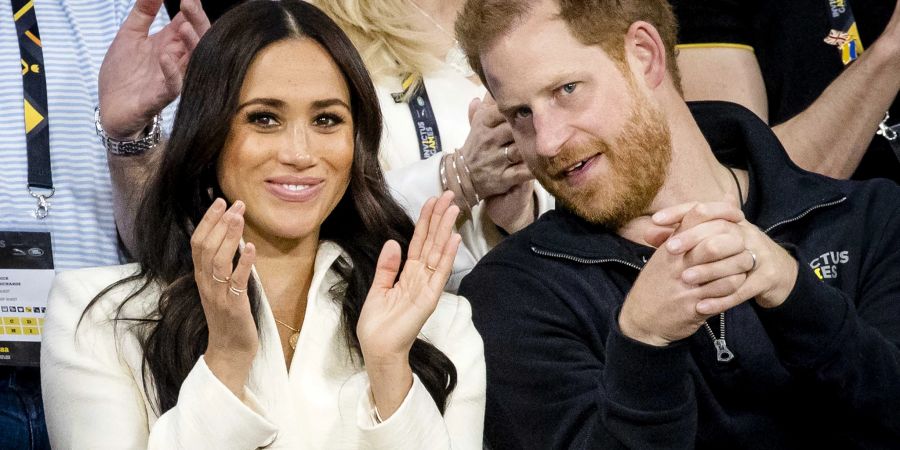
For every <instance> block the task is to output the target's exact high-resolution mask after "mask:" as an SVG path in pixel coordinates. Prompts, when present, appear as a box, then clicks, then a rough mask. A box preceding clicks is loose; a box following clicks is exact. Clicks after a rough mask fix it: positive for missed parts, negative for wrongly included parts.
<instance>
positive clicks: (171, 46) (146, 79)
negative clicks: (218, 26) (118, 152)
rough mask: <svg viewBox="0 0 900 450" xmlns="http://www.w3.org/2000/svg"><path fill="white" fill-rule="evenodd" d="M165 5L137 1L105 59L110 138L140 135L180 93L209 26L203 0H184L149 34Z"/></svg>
mask: <svg viewBox="0 0 900 450" xmlns="http://www.w3.org/2000/svg"><path fill="white" fill-rule="evenodd" d="M162 3H163V0H137V2H136V3H135V5H134V8H133V9H132V10H131V12H130V13H129V14H128V17H127V18H126V19H125V21H124V22H123V23H122V27H121V28H120V29H119V32H118V33H117V34H116V38H115V39H113V42H112V44H111V45H110V47H109V50H108V51H107V53H106V57H105V58H103V64H102V65H101V66H100V77H99V96H100V112H101V118H102V122H103V123H102V125H103V129H104V130H105V131H106V133H107V134H108V135H109V136H111V137H114V138H118V139H125V138H131V137H135V136H136V135H137V134H139V133H140V132H141V131H142V130H143V129H144V128H145V127H146V126H147V125H148V124H149V123H150V120H151V119H152V118H153V116H154V115H156V114H157V113H159V112H160V111H162V110H163V108H165V107H166V106H167V105H168V104H169V103H171V102H172V101H173V100H175V98H176V97H178V94H179V93H180V92H181V84H182V78H183V76H184V72H185V69H186V68H187V63H188V60H189V59H190V56H191V52H192V51H193V50H194V47H196V46H197V42H199V41H200V37H201V36H203V34H204V33H206V30H208V29H209V19H207V17H206V14H205V13H204V12H203V8H202V7H201V5H200V0H183V1H182V2H181V12H179V13H178V15H177V16H175V18H174V19H172V22H170V23H169V24H168V25H166V27H165V28H163V29H162V30H161V31H159V32H158V33H156V34H154V35H152V36H149V32H150V26H151V25H152V24H153V21H154V19H155V18H156V15H157V13H158V12H159V9H160V7H161V6H162Z"/></svg>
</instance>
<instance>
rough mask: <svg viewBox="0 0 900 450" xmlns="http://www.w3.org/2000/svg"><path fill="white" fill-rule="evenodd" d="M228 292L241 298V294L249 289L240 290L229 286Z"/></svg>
mask: <svg viewBox="0 0 900 450" xmlns="http://www.w3.org/2000/svg"><path fill="white" fill-rule="evenodd" d="M228 292H230V293H231V294H234V295H236V296H238V297H240V296H241V294H243V293H244V292H247V289H238V288H236V287H234V286H228Z"/></svg>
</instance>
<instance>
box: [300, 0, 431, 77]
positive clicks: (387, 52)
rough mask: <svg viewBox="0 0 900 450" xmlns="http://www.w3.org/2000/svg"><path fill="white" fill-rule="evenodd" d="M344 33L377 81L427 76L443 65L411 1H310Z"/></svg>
mask: <svg viewBox="0 0 900 450" xmlns="http://www.w3.org/2000/svg"><path fill="white" fill-rule="evenodd" d="M310 3H313V4H315V5H316V6H317V7H319V9H321V10H322V11H324V12H325V14H328V15H329V16H330V17H331V18H332V19H333V20H334V21H335V22H336V23H337V24H338V25H339V26H340V27H341V28H342V29H343V30H344V32H345V33H347V35H348V36H349V37H350V39H351V40H352V41H353V43H354V44H355V45H356V47H357V49H358V50H359V53H360V54H361V55H362V58H363V60H364V61H365V63H366V67H367V68H368V69H369V72H371V74H372V77H373V78H380V77H401V76H404V75H407V74H423V73H427V72H428V71H430V70H432V69H434V68H435V67H438V66H439V64H440V62H439V61H438V60H437V58H435V57H434V56H432V54H431V52H430V49H431V47H432V46H433V45H434V38H433V37H432V35H431V34H429V33H428V32H427V31H426V30H424V29H423V28H421V27H420V26H419V25H418V24H419V23H420V22H421V20H420V19H421V17H420V15H419V14H418V13H417V12H416V8H415V6H413V5H412V4H411V3H410V0H310Z"/></svg>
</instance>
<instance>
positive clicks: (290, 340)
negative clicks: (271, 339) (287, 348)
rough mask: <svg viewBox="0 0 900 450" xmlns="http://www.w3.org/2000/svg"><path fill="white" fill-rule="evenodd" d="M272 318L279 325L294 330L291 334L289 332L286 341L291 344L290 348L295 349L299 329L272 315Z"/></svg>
mask: <svg viewBox="0 0 900 450" xmlns="http://www.w3.org/2000/svg"><path fill="white" fill-rule="evenodd" d="M272 318H273V319H275V322H276V323H278V324H279V325H282V326H284V327H285V328H287V329H288V330H291V331H293V332H294V333H293V334H291V337H290V338H288V343H289V344H290V345H291V350H296V349H297V340H299V339H300V329H299V328H294V327H292V326H290V325H288V324H286V323H284V322H282V321H280V320H278V319H277V318H276V317H275V316H272Z"/></svg>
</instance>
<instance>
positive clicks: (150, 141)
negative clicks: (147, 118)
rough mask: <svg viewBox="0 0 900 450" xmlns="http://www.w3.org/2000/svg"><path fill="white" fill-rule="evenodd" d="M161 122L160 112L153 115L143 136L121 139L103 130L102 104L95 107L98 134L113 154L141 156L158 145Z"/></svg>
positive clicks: (104, 145) (95, 125)
mask: <svg viewBox="0 0 900 450" xmlns="http://www.w3.org/2000/svg"><path fill="white" fill-rule="evenodd" d="M161 122H162V119H161V118H160V116H159V114H157V115H155V116H153V120H152V121H151V122H150V128H149V129H145V134H144V136H143V137H140V138H137V139H134V140H126V141H121V140H118V139H113V138H111V137H109V135H108V134H106V131H104V130H103V125H101V124H100V106H97V107H96V108H94V128H95V129H96V130H97V136H100V143H101V144H103V147H105V148H106V150H107V151H108V152H110V153H112V154H113V155H118V156H139V155H143V154H144V153H146V152H147V150H151V149H153V148H154V147H156V145H157V144H159V139H160V136H161V135H162V132H161V130H162V126H161Z"/></svg>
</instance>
